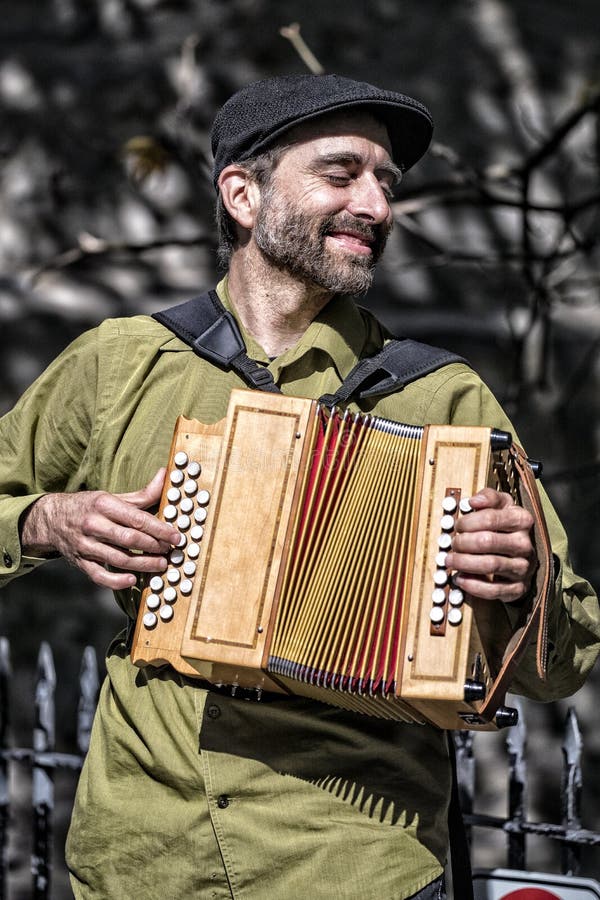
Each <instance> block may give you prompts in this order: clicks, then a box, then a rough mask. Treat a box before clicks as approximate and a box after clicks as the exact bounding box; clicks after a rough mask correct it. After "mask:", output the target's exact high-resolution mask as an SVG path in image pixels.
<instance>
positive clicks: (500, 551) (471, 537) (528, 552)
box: [447, 531, 534, 568]
mask: <svg viewBox="0 0 600 900" xmlns="http://www.w3.org/2000/svg"><path fill="white" fill-rule="evenodd" d="M463 553H469V554H475V553H477V554H484V555H487V556H489V555H495V556H512V557H518V556H522V557H524V558H526V559H531V558H532V557H533V555H534V548H533V544H532V542H531V537H530V533H529V531H509V532H507V531H473V532H463V533H457V534H455V535H454V536H453V539H452V549H451V550H450V551H449V552H448V557H447V565H448V566H449V567H450V568H459V565H458V562H457V560H456V558H455V557H456V556H457V555H458V554H463Z"/></svg>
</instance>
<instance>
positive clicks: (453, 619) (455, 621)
mask: <svg viewBox="0 0 600 900" xmlns="http://www.w3.org/2000/svg"><path fill="white" fill-rule="evenodd" d="M462 617H463V614H462V612H461V610H460V609H456V607H453V608H452V609H451V610H450V611H449V613H448V621H449V622H450V624H451V625H460V623H461V622H462Z"/></svg>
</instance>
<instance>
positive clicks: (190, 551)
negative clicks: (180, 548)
mask: <svg viewBox="0 0 600 900" xmlns="http://www.w3.org/2000/svg"><path fill="white" fill-rule="evenodd" d="M187 555H188V556H189V558H190V559H197V558H198V556H199V555H200V547H199V546H198V544H190V546H189V547H188V548H187Z"/></svg>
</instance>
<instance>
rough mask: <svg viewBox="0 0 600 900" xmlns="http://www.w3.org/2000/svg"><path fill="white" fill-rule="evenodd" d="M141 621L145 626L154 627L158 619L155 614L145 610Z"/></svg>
mask: <svg viewBox="0 0 600 900" xmlns="http://www.w3.org/2000/svg"><path fill="white" fill-rule="evenodd" d="M142 622H143V623H144V627H145V628H154V626H155V625H156V623H157V622H158V619H157V618H156V616H155V615H154V613H153V612H147V613H144V618H143V619H142Z"/></svg>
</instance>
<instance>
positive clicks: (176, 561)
mask: <svg viewBox="0 0 600 900" xmlns="http://www.w3.org/2000/svg"><path fill="white" fill-rule="evenodd" d="M169 559H170V560H171V562H172V563H173V565H174V566H180V565H181V563H182V562H183V560H184V555H183V550H179V549H177V550H171V552H170V553H169Z"/></svg>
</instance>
